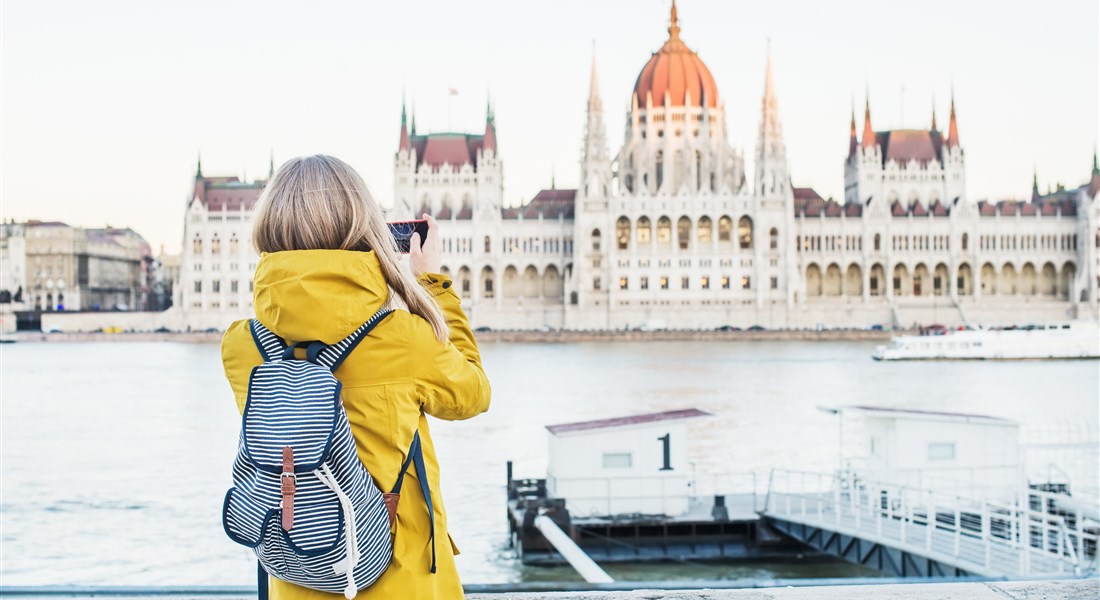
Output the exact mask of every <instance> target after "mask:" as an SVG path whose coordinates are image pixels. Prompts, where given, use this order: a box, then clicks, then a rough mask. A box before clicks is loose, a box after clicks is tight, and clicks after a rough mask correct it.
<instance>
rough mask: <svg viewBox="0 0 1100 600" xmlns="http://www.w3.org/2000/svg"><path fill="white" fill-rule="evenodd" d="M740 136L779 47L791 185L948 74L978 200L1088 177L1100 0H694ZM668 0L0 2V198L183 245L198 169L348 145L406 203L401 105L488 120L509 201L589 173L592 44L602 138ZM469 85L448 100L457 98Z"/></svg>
mask: <svg viewBox="0 0 1100 600" xmlns="http://www.w3.org/2000/svg"><path fill="white" fill-rule="evenodd" d="M678 9H679V15H680V25H681V27H682V32H681V37H682V39H684V41H685V42H686V43H687V44H688V46H689V47H691V48H692V49H693V50H695V51H696V52H698V54H699V56H700V58H701V59H702V60H703V61H704V62H705V63H706V64H707V66H708V67H709V69H710V71H711V73H712V74H713V75H714V77H715V80H716V81H717V84H718V94H719V97H720V99H721V101H722V102H723V103H724V104H725V108H726V122H727V125H728V129H729V139H730V143H731V144H732V145H733V146H734V147H735V148H740V149H742V150H744V151H745V154H746V159H747V160H746V167H747V169H748V172H750V173H751V172H752V165H751V163H752V154H753V152H754V149H755V146H756V132H757V128H758V126H759V119H760V99H761V95H762V93H763V87H764V69H765V59H766V54H767V48H768V46H769V40H770V47H771V52H772V59H773V63H774V70H775V78H776V81H775V84H776V90H777V93H778V97H779V110H780V117H781V119H782V123H783V131H784V135H785V137H786V144H787V155H788V161H789V167H790V171H791V174H792V178H793V180H794V184H795V185H796V186H799V187H813V188H815V189H816V190H818V192H819V193H821V194H822V195H823V196H826V197H828V196H832V197H836V198H842V197H843V185H844V182H843V178H844V171H843V161H844V159H845V157H846V155H847V148H848V124H849V123H848V120H849V116H850V111H851V109H852V106H853V104H855V105H856V106H857V112H858V113H859V114H858V115H857V120H858V121H859V128H860V130H862V108H863V104H864V101H865V94H869V97H870V103H871V112H872V122H873V124H874V126H875V129H878V130H883V129H887V128H901V127H905V128H927V127H929V124H930V120H931V112H932V109H933V107H934V108H935V110H936V114H937V117H938V122H939V125H940V127H946V123H947V114H948V110H949V106H950V97H951V91H952V89H953V90H954V97H955V103H956V109H957V113H958V123H959V135H960V139H961V142H962V145H963V148H964V150H965V152H966V156H967V193H968V196H969V198H971V199H974V200H976V199H985V198H990V199H1005V198H1026V197H1029V195H1030V191H1031V178H1032V173H1033V170H1034V171H1037V172H1038V177H1039V182H1040V188H1042V189H1044V190H1045V189H1046V187H1047V186H1049V185H1054V184H1056V183H1058V182H1061V183H1064V184H1065V185H1067V186H1076V185H1079V184H1081V183H1083V182H1084V181H1085V180H1086V179H1087V178H1088V176H1089V169H1090V167H1091V160H1092V153H1093V151H1094V148H1095V146H1096V144H1097V142H1098V140H1100V115H1098V113H1100V83H1098V80H1100V75H1098V73H1100V41H1098V38H1100V34H1098V31H1100V7H1098V3H1097V2H1096V0H1046V1H1044V2H1035V1H1030V0H1029V1H992V0H957V1H948V0H922V1H921V2H904V3H903V2H894V1H891V2H883V1H881V0H843V1H842V0H835V1H832V2H820V1H819V0H773V1H770V2H730V1H704V0H682V1H681V2H679V4H678ZM668 12H669V1H668V0H622V1H614V2H612V1H596V0H559V1H556V2H518V1H515V0H513V1H506V0H468V1H465V2H454V1H447V0H430V1H420V2H413V1H405V2H385V3H383V2H378V1H346V2H336V1H330V0H321V1H315V2H308V3H305V2H284V1H281V0H271V1H266V2H259V1H256V2H240V1H225V0H222V1H207V0H190V1H186V2H185V1H173V2H148V1H136V0H133V1H125V0H97V1H96V2H87V1H30V0H5V1H4V2H3V4H0V216H2V217H3V219H4V220H5V221H6V220H8V219H16V220H25V219H42V220H55V219H56V220H63V221H66V222H68V223H70V224H73V225H81V226H89V227H102V226H104V225H111V226H115V227H127V226H128V227H132V228H134V229H135V230H137V231H138V232H139V233H141V234H142V235H144V236H145V237H146V239H147V240H149V242H150V244H152V246H153V248H154V251H156V250H157V249H159V248H160V247H161V246H162V245H163V247H164V248H165V249H166V250H167V251H168V252H176V251H178V250H179V247H180V239H181V236H182V233H183V213H184V208H185V205H186V203H187V201H188V200H189V199H190V198H189V194H190V191H191V188H192V178H193V176H194V171H195V162H196V158H197V156H198V155H199V154H200V152H201V156H202V167H203V173H204V174H207V175H237V176H240V177H247V178H248V179H252V178H256V177H264V176H266V174H267V170H268V161H269V156H270V155H271V154H272V153H273V154H274V159H275V162H276V165H278V164H279V163H281V162H282V161H284V160H286V159H288V158H290V157H292V156H297V155H302V154H312V153H319V152H320V153H326V154H332V155H335V156H338V157H341V158H343V159H344V160H346V161H348V162H349V163H350V164H351V165H352V166H354V167H355V168H356V169H357V170H358V171H359V172H360V173H361V174H362V175H363V177H364V179H365V180H366V181H367V184H368V186H369V187H370V189H371V191H372V193H373V194H374V196H375V197H376V198H378V199H379V200H380V201H381V202H382V203H383V204H384V205H386V204H390V203H392V190H393V159H394V152H395V151H396V148H397V141H398V134H399V127H400V115H401V107H402V102H403V101H404V102H407V103H408V105H409V109H410V111H411V110H412V109H413V107H414V106H415V112H416V118H417V126H418V132H419V133H423V132H428V131H443V130H459V131H469V132H475V133H480V132H482V131H483V130H484V122H485V107H486V102H487V100H488V99H489V98H491V100H492V103H493V106H494V108H495V113H496V122H497V138H498V145H499V148H500V153H501V158H502V160H503V162H504V175H505V183H504V186H505V189H504V195H505V196H504V197H505V202H506V204H518V203H521V202H524V201H526V200H528V199H530V198H531V197H533V196H534V194H535V193H536V192H537V191H538V190H539V189H542V188H544V187H549V186H550V184H551V180H552V179H553V180H554V181H555V182H556V184H557V186H558V187H570V186H575V185H576V184H577V180H578V176H579V175H578V172H579V164H578V163H579V157H580V151H581V142H582V135H583V131H584V123H585V114H584V111H585V101H586V98H587V96H588V82H589V77H590V65H591V61H592V54H593V52H595V56H596V61H597V64H598V71H599V87H600V90H599V91H600V94H601V97H602V99H603V104H604V112H605V115H604V118H605V124H606V126H607V132H608V139H609V141H610V145H611V152H612V153H613V154H614V153H616V152H617V150H618V146H619V145H621V143H622V140H623V135H624V131H623V129H624V124H625V122H626V109H627V107H628V103H629V99H630V93H631V91H632V89H633V86H634V81H635V79H636V78H637V76H638V73H639V71H640V70H641V68H642V67H643V66H644V65H645V63H646V61H647V60H648V59H649V56H650V54H651V53H652V52H654V51H655V50H657V49H658V48H659V47H660V46H661V44H662V43H663V42H664V40H665V39H666V38H667V35H668V34H667V27H668ZM451 88H454V89H456V90H458V94H457V95H456V96H452V95H450V94H449V92H448V90H449V89H451Z"/></svg>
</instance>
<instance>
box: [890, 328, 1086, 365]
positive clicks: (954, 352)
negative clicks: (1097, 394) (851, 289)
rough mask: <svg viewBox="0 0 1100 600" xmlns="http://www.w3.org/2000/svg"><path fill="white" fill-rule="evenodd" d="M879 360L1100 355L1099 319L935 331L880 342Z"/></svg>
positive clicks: (1067, 357)
mask: <svg viewBox="0 0 1100 600" xmlns="http://www.w3.org/2000/svg"><path fill="white" fill-rule="evenodd" d="M872 357H873V358H874V359H875V360H1028V359H1069V358H1100V328H1098V327H1097V324H1096V323H1095V322H1090V321H1074V322H1069V323H1045V324H1040V325H1027V326H1024V327H1014V328H1004V329H964V330H958V331H952V330H944V331H932V332H930V333H929V334H926V335H907V336H898V337H895V338H893V339H892V340H891V342H890V345H889V346H878V347H877V348H875V352H874V354H872Z"/></svg>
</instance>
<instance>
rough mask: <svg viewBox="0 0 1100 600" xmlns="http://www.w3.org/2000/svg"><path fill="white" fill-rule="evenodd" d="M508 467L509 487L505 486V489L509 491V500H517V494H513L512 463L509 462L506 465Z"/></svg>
mask: <svg viewBox="0 0 1100 600" xmlns="http://www.w3.org/2000/svg"><path fill="white" fill-rule="evenodd" d="M506 465H507V471H508V483H507V485H506V486H505V488H504V489H505V490H507V492H508V499H509V500H515V498H514V495H515V494H514V493H513V492H512V461H508V462H507V463H506Z"/></svg>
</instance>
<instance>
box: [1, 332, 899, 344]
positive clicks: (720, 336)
mask: <svg viewBox="0 0 1100 600" xmlns="http://www.w3.org/2000/svg"><path fill="white" fill-rule="evenodd" d="M899 333H901V332H890V331H863V330H841V329H837V330H824V331H813V330H779V331H480V332H477V333H475V334H474V336H475V337H476V338H477V341H478V343H479V344H491V343H523V344H566V343H569V344H572V343H580V342H608V343H610V342H750V341H751V342H756V341H777V340H786V341H807V342H836V341H864V342H870V341H874V342H883V343H885V342H886V341H889V339H890V336H891V335H897V334H899ZM221 338H222V334H221V332H219V331H212V332H205V331H192V332H155V331H130V332H127V331H122V332H117V333H111V332H72V333H66V332H56V333H43V332H39V331H21V332H17V333H13V334H8V335H7V336H5V339H6V340H11V341H17V342H182V343H207V344H210V343H217V342H220V341H221Z"/></svg>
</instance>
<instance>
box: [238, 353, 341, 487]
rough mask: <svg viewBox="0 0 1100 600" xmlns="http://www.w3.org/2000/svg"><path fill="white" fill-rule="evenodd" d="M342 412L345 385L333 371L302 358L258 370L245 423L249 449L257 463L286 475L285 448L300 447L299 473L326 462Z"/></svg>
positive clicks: (297, 457) (296, 468)
mask: <svg viewBox="0 0 1100 600" xmlns="http://www.w3.org/2000/svg"><path fill="white" fill-rule="evenodd" d="M339 408H340V382H339V381H337V380H336V378H335V377H333V376H332V373H331V371H329V370H328V369H327V368H325V367H323V366H320V365H316V364H313V363H309V362H305V361H298V360H280V361H275V362H270V363H264V364H262V365H260V366H258V367H256V368H255V369H254V370H253V372H252V377H251V379H250V380H249V392H248V403H247V404H246V405H245V409H244V417H243V420H242V437H243V443H244V449H245V451H246V452H247V453H248V457H249V458H250V459H251V461H252V463H254V464H255V465H256V467H258V468H259V469H262V470H264V471H267V472H269V473H282V470H283V448H286V447H287V446H290V447H291V448H293V449H294V472H295V473H305V472H309V471H312V470H313V469H316V468H317V467H319V466H321V463H323V462H324V459H325V455H326V454H327V453H328V449H329V446H330V444H331V442H332V434H333V430H334V429H335V425H336V418H337V414H338V412H339Z"/></svg>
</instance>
